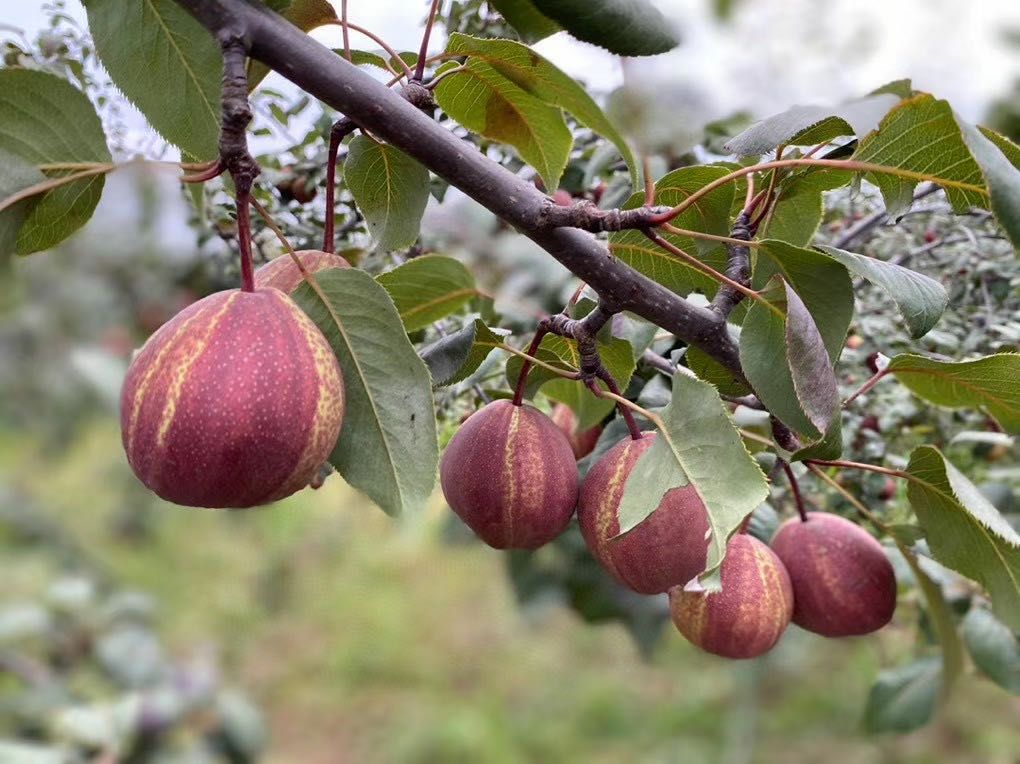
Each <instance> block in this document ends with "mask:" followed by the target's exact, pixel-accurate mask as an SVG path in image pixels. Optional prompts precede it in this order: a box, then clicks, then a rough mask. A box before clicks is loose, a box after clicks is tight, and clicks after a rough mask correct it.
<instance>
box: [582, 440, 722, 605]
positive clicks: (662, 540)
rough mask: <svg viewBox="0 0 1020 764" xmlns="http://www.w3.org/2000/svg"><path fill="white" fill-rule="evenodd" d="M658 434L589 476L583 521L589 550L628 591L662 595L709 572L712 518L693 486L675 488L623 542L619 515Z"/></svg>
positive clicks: (612, 454)
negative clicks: (640, 459)
mask: <svg viewBox="0 0 1020 764" xmlns="http://www.w3.org/2000/svg"><path fill="white" fill-rule="evenodd" d="M656 437H657V436H656V434H655V433H652V432H650V433H645V435H644V436H643V437H642V438H641V439H640V440H632V439H630V438H628V439H627V440H623V441H620V442H619V443H617V444H616V445H615V446H613V447H612V448H611V449H609V450H608V451H606V453H605V454H604V455H603V456H602V458H600V459H599V460H598V461H597V462H596V463H595V464H594V465H593V466H592V468H591V470H589V471H588V474H587V475H586V476H585V479H584V483H583V484H582V485H581V497H580V500H579V501H578V505H577V519H578V522H579V523H580V525H581V533H582V534H583V535H584V540H585V541H586V542H587V544H588V548H589V549H590V550H591V552H592V554H594V555H595V557H596V559H598V561H599V562H600V563H602V566H603V567H604V568H605V569H606V570H607V571H609V573H610V574H612V576H613V577H614V578H615V579H616V580H617V581H619V582H620V583H621V584H623V585H624V586H627V587H629V588H631V589H633V590H634V591H636V592H640V593H642V594H659V593H662V592H665V591H667V590H668V589H669V588H670V587H671V586H676V585H678V584H685V583H687V582H688V581H690V580H691V579H692V578H694V577H695V576H696V575H698V574H699V573H701V571H703V570H704V569H705V556H706V553H707V549H708V540H707V533H708V515H707V513H706V512H705V505H704V504H703V503H702V501H701V497H700V496H698V492H697V490H695V488H694V487H693V486H691V485H685V486H681V487H679V488H674V489H672V490H670V491H668V492H667V493H666V495H665V496H663V497H662V501H661V502H660V503H659V506H658V507H657V508H656V509H655V511H654V512H652V514H650V515H649V516H648V517H647V518H646V519H645V520H644V521H643V522H641V523H640V524H639V525H637V526H636V527H635V528H634V529H633V530H631V531H629V532H628V533H626V534H624V535H623V536H619V537H617V534H618V533H619V532H620V523H619V520H618V518H617V513H618V511H619V509H620V500H621V499H622V498H623V489H624V484H625V483H626V480H627V476H628V475H630V472H631V470H633V469H634V465H635V463H636V462H637V460H638V457H639V456H641V454H643V453H644V452H645V451H647V450H648V449H649V448H651V447H652V444H653V443H654V442H655V438H656Z"/></svg>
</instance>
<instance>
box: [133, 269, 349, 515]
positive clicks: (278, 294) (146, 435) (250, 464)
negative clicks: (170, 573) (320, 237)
mask: <svg viewBox="0 0 1020 764" xmlns="http://www.w3.org/2000/svg"><path fill="white" fill-rule="evenodd" d="M297 255H298V257H299V258H300V259H301V262H302V264H303V266H304V268H305V270H307V271H309V272H315V271H320V270H323V269H326V268H346V267H349V264H348V263H347V261H346V260H344V259H343V258H342V257H339V256H338V255H333V254H329V253H326V252H319V251H314V250H306V251H303V252H299V253H297ZM301 280H302V275H301V271H300V269H299V268H298V267H297V265H296V264H295V263H294V261H293V260H292V259H291V258H290V257H287V256H284V257H281V258H277V259H276V260H273V261H272V262H270V263H268V264H266V265H264V266H263V267H261V268H260V269H259V270H258V271H256V272H255V289H254V290H253V291H244V290H240V289H229V290H226V291H223V292H216V293H215V294H211V295H209V296H208V297H205V298H203V299H201V300H198V301H197V302H194V303H192V304H191V305H189V306H188V307H187V308H185V309H184V310H182V311H181V312H180V313H178V314H177V315H176V316H174V317H173V318H172V319H170V320H169V321H168V322H167V323H166V324H164V325H163V326H161V327H160V328H159V329H158V330H156V332H155V333H153V335H152V336H151V337H150V338H149V339H148V341H147V342H146V343H145V345H144V346H143V347H142V348H141V350H140V351H139V352H138V354H137V355H136V356H135V358H134V360H133V361H132V362H131V365H130V367H129V368H128V372H127V376H126V378H125V380H124V386H123V389H122V391H121V411H120V419H121V435H122V439H123V442H124V450H125V452H126V454H127V459H128V463H129V464H130V465H131V468H132V469H133V470H134V473H135V475H137V476H138V478H139V480H141V481H142V482H143V483H144V484H145V485H146V486H147V487H148V488H149V489H151V490H152V491H153V492H154V493H156V494H157V495H159V496H160V497H162V498H164V499H166V500H168V501H172V502H174V503H176V504H183V505H186V506H191V507H214V508H218V507H252V506H257V505H260V504H267V503H269V502H272V501H276V500H278V499H282V498H284V497H285V496H289V495H290V494H292V493H294V492H295V491H298V490H300V489H301V488H303V487H304V486H306V485H308V484H309V482H311V481H312V479H313V478H315V477H316V475H317V473H318V471H319V468H320V467H321V466H322V464H323V463H324V462H325V461H326V459H327V457H328V456H329V454H330V452H331V451H332V450H333V447H334V445H335V444H336V441H337V438H338V437H339V435H340V427H341V425H342V423H343V415H344V381H343V374H342V373H341V371H340V367H339V365H338V364H337V361H336V356H335V355H334V353H333V351H332V349H331V348H330V346H329V343H328V341H327V340H326V338H325V337H324V336H323V334H322V332H320V331H319V329H318V327H317V326H316V325H315V324H314V323H313V322H312V320H311V319H309V318H308V316H306V315H305V313H304V312H303V311H302V310H301V308H299V307H298V305H297V303H295V302H294V301H293V300H292V299H291V298H290V297H289V294H290V292H292V291H293V290H294V289H295V288H296V287H297V286H298V284H300V282H301Z"/></svg>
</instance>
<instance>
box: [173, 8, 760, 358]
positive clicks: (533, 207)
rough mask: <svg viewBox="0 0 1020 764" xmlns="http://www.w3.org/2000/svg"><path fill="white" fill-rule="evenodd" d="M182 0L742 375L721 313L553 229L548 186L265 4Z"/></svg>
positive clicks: (603, 290) (216, 29)
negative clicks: (547, 218)
mask: <svg viewBox="0 0 1020 764" xmlns="http://www.w3.org/2000/svg"><path fill="white" fill-rule="evenodd" d="M176 2H177V3H178V4H179V5H181V6H182V7H183V8H185V9H186V10H188V11H189V12H190V13H191V14H192V15H194V16H195V18H196V19H198V21H199V22H200V23H201V24H202V25H203V26H205V27H206V28H207V29H209V30H210V31H211V32H213V34H215V35H219V33H220V32H221V31H222V30H224V29H232V30H238V31H239V32H240V33H241V34H243V36H244V38H245V40H246V42H247V44H248V50H249V55H250V56H251V57H252V58H254V59H256V60H258V61H261V62H262V63H264V64H266V65H267V66H269V67H270V68H271V69H273V70H275V71H277V72H279V73H280V74H281V75H283V76H284V77H286V78H287V79H289V80H290V81H291V82H293V83H294V84H296V85H297V86H298V87H300V88H301V89H302V90H304V91H305V92H307V93H309V94H310V95H312V96H315V97H316V98H318V99H320V100H322V101H323V102H324V103H327V104H328V105H330V106H331V107H333V108H334V109H336V110H337V111H339V112H341V113H342V114H345V115H347V116H348V117H349V118H350V119H352V120H353V121H354V122H356V123H357V124H358V125H360V126H361V127H362V128H364V129H366V130H369V131H370V132H371V133H372V134H373V135H375V136H377V137H379V138H381V139H383V140H385V141H387V142H389V143H391V144H392V145H393V146H395V147H397V148H399V149H400V150H401V151H404V152H405V153H407V154H408V155H410V156H412V157H414V158H415V159H417V160H418V161H420V162H421V163H422V164H423V165H425V166H426V167H428V168H429V169H430V170H431V171H432V172H434V173H435V174H436V175H438V176H440V177H442V178H443V179H444V180H446V181H447V182H449V183H450V184H451V185H453V186H455V187H457V188H459V189H460V190H461V191H463V192H464V193H465V194H467V195H468V196H470V197H471V198H473V199H474V200H475V201H477V202H478V203H480V204H481V205H483V206H484V207H486V208H488V209H489V210H490V211H492V212H493V213H494V214H495V215H497V216H498V217H500V218H502V219H503V220H505V221H507V222H508V223H510V224H511V225H513V226H514V227H515V228H517V229H518V230H519V231H520V232H521V233H523V234H524V235H526V236H528V237H529V238H530V239H532V240H533V241H534V242H535V243H537V244H538V245H539V246H540V247H542V248H543V249H545V250H546V251H547V252H548V253H549V254H550V255H552V256H553V257H554V258H556V259H557V260H558V261H559V262H560V263H562V264H563V265H564V266H565V267H566V268H567V269H569V270H570V271H572V272H573V273H574V274H575V275H576V276H577V277H578V278H580V279H581V280H583V281H585V282H587V283H588V284H589V285H590V286H591V287H592V289H594V290H595V292H596V293H598V294H599V295H600V297H603V298H605V299H606V300H608V301H610V302H611V303H612V304H613V306H614V307H615V308H618V309H620V310H629V311H631V312H633V313H636V314H637V315H639V316H641V317H642V318H645V319H647V320H648V321H651V322H653V323H655V324H657V325H658V326H661V327H663V328H664V329H666V330H668V331H670V332H671V333H673V334H675V335H676V336H677V337H678V338H679V339H681V340H683V341H684V342H686V343H688V344H691V345H694V346H696V347H698V348H700V349H701V350H703V351H704V352H705V353H707V354H708V355H710V356H712V357H713V358H715V359H716V360H717V361H719V362H720V363H721V364H722V365H723V366H725V367H726V368H728V369H730V370H731V371H734V372H736V373H737V374H740V361H739V357H738V353H737V347H736V345H735V343H734V342H733V340H732V338H731V337H730V335H729V333H728V332H727V330H726V327H725V321H724V320H723V319H722V318H721V317H720V316H719V314H718V313H716V312H715V311H713V310H709V309H708V308H703V307H699V306H695V305H693V304H691V303H690V302H688V301H686V300H684V299H683V298H681V297H679V296H678V295H676V294H675V293H674V292H672V291H670V290H669V289H667V288H666V287H664V286H662V285H661V284H658V283H656V282H654V281H652V280H651V279H649V278H647V277H645V276H643V275H641V274H640V273H638V272H637V271H635V270H634V269H632V268H630V267H629V266H627V265H625V264H624V263H622V262H620V261H619V260H617V259H616V258H615V257H613V255H612V254H611V253H610V252H609V250H608V248H607V247H606V246H605V244H604V243H602V242H600V241H598V240H597V239H596V238H595V237H593V236H592V235H591V234H589V233H586V232H584V231H580V230H577V229H576V228H551V227H549V226H548V225H547V224H546V223H544V222H543V221H544V213H545V209H546V207H547V206H548V204H549V202H548V198H547V197H546V196H545V195H544V194H543V193H542V192H540V191H539V190H538V189H536V188H535V187H534V186H533V185H532V184H531V183H529V182H528V181H526V180H525V179H523V178H519V177H517V176H516V175H514V174H513V173H511V172H510V171H508V170H506V169H505V168H503V167H501V166H500V165H498V164H497V163H495V162H493V161H492V160H491V159H489V158H488V157H486V156H485V155H483V154H482V153H481V152H479V151H477V150H476V149H475V148H474V147H473V146H471V145H470V144H467V143H465V142H464V141H462V140H461V139H459V138H458V137H457V136H456V135H454V134H453V133H452V132H451V131H449V130H447V129H446V128H444V127H443V126H442V125H439V124H438V123H436V122H435V121H434V120H433V119H430V118H429V117H428V116H427V115H425V114H423V113H422V112H421V111H419V110H418V109H417V108H415V106H413V105H412V104H410V103H408V102H407V101H406V100H405V99H404V98H402V97H401V96H400V95H399V94H398V93H394V92H392V91H390V90H389V89H388V88H386V87H385V86H384V85H383V84H381V83H379V82H377V81H376V80H375V79H373V78H372V77H371V76H370V75H369V74H367V73H365V72H362V71H360V70H359V69H358V68H357V67H355V66H352V65H351V64H350V63H349V62H347V61H346V60H344V58H343V57H342V56H338V55H337V54H336V53H334V52H333V51H331V50H330V49H329V48H326V47H325V46H323V45H321V44H320V43H318V42H316V41H315V40H313V39H312V38H311V37H309V36H308V35H306V34H304V33H303V32H301V30H299V29H298V28H297V27H295V26H293V25H292V24H290V23H288V22H286V21H285V20H283V19H282V18H281V17H280V16H278V15H276V14H275V13H273V12H272V11H270V10H269V9H268V8H267V7H266V6H264V5H262V4H258V3H252V2H248V1H247V0H176Z"/></svg>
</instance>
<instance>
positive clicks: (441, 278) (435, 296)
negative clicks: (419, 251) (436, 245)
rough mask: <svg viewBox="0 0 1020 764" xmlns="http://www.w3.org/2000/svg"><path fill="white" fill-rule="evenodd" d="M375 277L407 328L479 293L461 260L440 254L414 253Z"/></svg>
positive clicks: (446, 312) (449, 310)
mask: <svg viewBox="0 0 1020 764" xmlns="http://www.w3.org/2000/svg"><path fill="white" fill-rule="evenodd" d="M376 280H377V281H378V282H379V283H380V284H382V285H383V287H384V288H385V289H386V291H387V292H389V293H390V297H392V298H393V303H394V304H395V305H396V306H397V311H398V312H399V313H400V320H401V321H403V322H404V327H405V328H406V329H407V331H408V332H413V331H415V330H416V329H424V328H425V327H426V326H428V325H429V324H431V323H433V322H434V321H438V320H439V319H441V318H445V317H446V316H448V315H450V314H451V313H455V312H456V311H458V310H460V308H462V307H463V306H464V305H466V304H467V303H468V302H470V301H471V298H472V297H474V296H475V295H477V294H479V292H478V290H477V289H476V288H475V278H474V276H472V275H471V272H470V271H469V270H468V269H467V268H466V267H464V264H463V263H462V262H460V261H459V260H455V259H454V258H452V257H444V256H443V255H425V256H424V257H416V258H414V259H413V260H408V261H407V262H406V263H404V264H403V265H400V266H398V267H396V268H394V269H393V270H392V271H389V272H387V273H383V274H381V275H379V276H378V277H377V279H376Z"/></svg>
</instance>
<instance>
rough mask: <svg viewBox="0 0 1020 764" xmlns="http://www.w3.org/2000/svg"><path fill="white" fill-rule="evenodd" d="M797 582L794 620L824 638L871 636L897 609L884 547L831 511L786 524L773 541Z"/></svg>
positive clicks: (791, 578) (794, 580) (794, 591)
mask: <svg viewBox="0 0 1020 764" xmlns="http://www.w3.org/2000/svg"><path fill="white" fill-rule="evenodd" d="M772 549H773V551H774V552H775V553H776V554H777V555H778V556H779V559H781V560H782V561H783V564H784V565H785V566H786V569H787V571H789V573H790V581H791V583H792V584H793V598H794V603H795V604H794V608H793V622H794V623H795V624H797V625H798V626H800V627H801V628H803V629H807V630H808V631H813V632H814V633H815V634H821V635H822V636H825V637H848V636H854V635H859V634H869V633H870V632H873V631H877V630H878V629H881V628H882V627H883V626H885V625H886V624H887V623H889V621H890V620H891V619H892V616H893V611H894V610H895V609H896V575H895V573H894V572H893V567H892V564H891V563H890V562H889V558H888V557H886V555H885V552H884V551H883V549H882V545H881V544H879V543H878V541H876V540H875V538H874V537H873V536H871V535H870V534H869V533H868V532H867V531H865V530H864V529H863V528H861V527H860V526H859V525H857V524H855V523H852V522H850V521H849V520H846V519H844V518H842V517H840V516H839V515H833V514H830V513H828V512H808V513H807V521H806V522H805V521H801V519H800V518H794V519H793V520H788V521H787V522H785V523H784V524H783V525H782V526H781V527H780V528H779V530H778V531H777V532H776V535H775V536H774V537H773V538H772Z"/></svg>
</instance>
